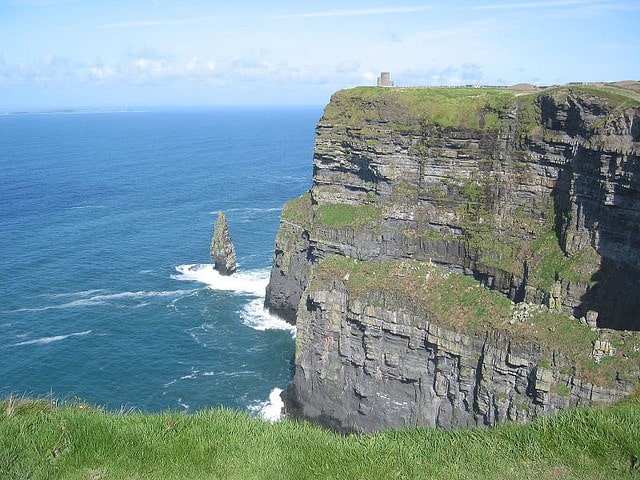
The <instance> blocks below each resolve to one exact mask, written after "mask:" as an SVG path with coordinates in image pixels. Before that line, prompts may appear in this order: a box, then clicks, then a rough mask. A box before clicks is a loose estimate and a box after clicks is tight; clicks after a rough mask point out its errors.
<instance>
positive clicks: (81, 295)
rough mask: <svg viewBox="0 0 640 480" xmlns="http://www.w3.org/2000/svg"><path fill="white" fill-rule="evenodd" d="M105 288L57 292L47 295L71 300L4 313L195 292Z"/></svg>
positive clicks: (105, 303)
mask: <svg viewBox="0 0 640 480" xmlns="http://www.w3.org/2000/svg"><path fill="white" fill-rule="evenodd" d="M102 292H104V290H85V291H82V292H74V293H56V294H50V295H47V297H48V298H49V299H52V300H55V299H68V300H70V301H67V302H64V303H59V304H54V305H45V306H43V307H25V308H18V309H16V310H10V311H6V312H4V313H20V312H44V311H47V310H59V309H65V308H76V307H94V306H97V305H112V304H118V305H126V306H131V305H130V304H131V302H132V301H135V302H136V303H135V304H134V305H133V306H134V307H140V306H144V305H146V303H145V302H144V301H142V302H140V301H141V300H147V299H150V298H173V299H176V298H179V297H182V296H184V295H188V294H191V293H193V290H173V291H163V292H152V291H151V292H150V291H138V292H119V293H102Z"/></svg>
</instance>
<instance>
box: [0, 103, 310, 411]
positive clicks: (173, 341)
mask: <svg viewBox="0 0 640 480" xmlns="http://www.w3.org/2000/svg"><path fill="white" fill-rule="evenodd" d="M320 114H321V111H320V109H318V108H295V109H294V108H291V109H202V110H174V111H159V110H158V111H146V112H120V113H117V112H111V113H81V114H62V113H56V114H22V115H7V116H0V262H1V266H0V275H1V277H0V278H1V284H0V397H6V396H7V395H9V394H14V395H23V394H25V395H29V396H47V395H53V396H54V397H56V398H63V399H70V398H79V399H82V400H83V401H87V402H90V403H93V404H97V405H101V406H104V407H105V408H107V409H111V410H120V409H122V408H125V409H129V408H136V409H139V410H142V411H147V412H156V411H164V410H168V409H171V410H185V411H196V410H199V409H203V408H207V407H213V406H220V405H224V406H227V407H231V408H240V409H246V408H248V409H253V410H256V409H259V408H260V406H263V405H265V402H267V401H268V398H269V394H270V392H272V391H273V390H274V389H275V388H284V387H285V386H286V384H287V383H288V381H289V380H290V377H291V373H292V372H291V368H292V362H293V355H294V339H293V336H294V331H293V330H292V328H291V327H290V326H289V325H287V324H286V323H284V322H283V321H281V320H280V319H278V318H276V317H272V316H270V315H269V314H268V313H266V312H265V311H264V309H263V307H262V305H263V301H264V289H265V287H266V284H267V281H268V274H269V267H270V263H271V258H272V254H273V246H274V239H275V235H276V232H277V228H278V222H279V216H280V212H281V208H282V205H283V203H284V202H285V201H287V200H289V199H291V198H293V197H296V196H299V195H300V194H302V193H303V192H305V191H306V190H308V188H309V187H310V179H311V168H312V162H311V158H312V150H313V140H314V133H313V132H314V125H315V122H316V121H317V119H318V118H319V116H320ZM218 211H224V212H225V213H226V215H227V218H228V221H229V228H230V230H231V235H232V237H233V240H234V243H235V246H236V251H237V254H238V273H236V274H235V275H233V276H232V277H221V276H219V275H218V274H217V273H216V272H215V271H214V270H213V268H212V265H211V260H210V258H209V245H210V241H211V236H212V233H213V223H214V222H215V219H216V215H217V212H218Z"/></svg>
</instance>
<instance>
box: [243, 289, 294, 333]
mask: <svg viewBox="0 0 640 480" xmlns="http://www.w3.org/2000/svg"><path fill="white" fill-rule="evenodd" d="M239 314H240V317H241V318H242V323H244V324H245V325H246V326H247V327H251V328H253V329H254V330H286V331H288V332H289V333H291V336H292V337H294V338H295V336H296V327H295V325H291V324H290V323H289V322H287V321H286V320H283V319H282V318H280V317H277V316H275V315H272V314H271V313H269V311H268V310H267V309H266V308H264V298H259V299H256V300H252V301H250V302H249V303H247V304H246V305H245V306H244V308H243V309H242V311H240V312H239Z"/></svg>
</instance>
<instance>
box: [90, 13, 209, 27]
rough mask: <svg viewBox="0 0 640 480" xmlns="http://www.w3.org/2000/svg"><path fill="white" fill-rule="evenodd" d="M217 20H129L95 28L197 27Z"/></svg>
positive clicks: (194, 18) (199, 18)
mask: <svg viewBox="0 0 640 480" xmlns="http://www.w3.org/2000/svg"><path fill="white" fill-rule="evenodd" d="M214 20H217V17H212V16H202V17H189V18H176V19H163V20H156V19H148V20H128V21H122V22H115V23H107V24H103V25H96V26H94V27H93V28H96V29H105V30H109V29H117V28H147V27H167V26H184V25H197V24H203V23H210V22H213V21H214Z"/></svg>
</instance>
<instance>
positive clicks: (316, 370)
mask: <svg viewBox="0 0 640 480" xmlns="http://www.w3.org/2000/svg"><path fill="white" fill-rule="evenodd" d="M639 132H640V97H639V96H638V93H637V92H636V91H632V90H626V89H624V88H621V87H620V86H618V85H613V84H612V85H570V86H565V87H554V88H550V89H546V90H541V91H535V92H533V93H532V92H531V91H527V92H518V91H513V90H511V91H507V90H503V89H466V90H465V89H399V88H395V89H375V88H356V89H350V90H345V91H341V92H338V93H336V94H335V95H334V96H333V97H332V99H331V102H330V103H329V105H328V106H327V107H326V109H325V113H324V115H323V117H322V119H321V120H320V122H319V123H318V126H317V138H316V145H315V151H314V176H313V187H312V189H311V191H310V193H309V194H307V195H305V196H303V197H301V198H300V199H296V200H294V201H292V202H290V203H289V204H288V205H287V206H286V208H285V210H284V212H283V217H282V221H281V227H280V231H279V233H278V237H277V239H276V248H275V255H274V262H273V268H272V271H271V278H270V283H269V286H268V289H267V298H266V305H267V306H268V307H269V308H270V309H271V310H272V311H273V312H275V313H279V314H281V315H283V316H284V317H285V318H287V319H289V320H290V321H292V322H294V321H295V322H296V323H297V324H298V331H299V334H298V345H297V354H296V355H297V357H296V374H295V378H294V382H293V384H292V387H291V389H290V391H289V395H288V398H289V405H290V407H291V409H292V411H296V412H298V413H299V414H302V415H303V416H306V417H317V418H325V419H332V420H326V421H327V423H335V424H336V425H338V426H340V428H347V429H348V428H354V429H356V430H358V429H363V430H367V431H369V430H373V429H375V428H376V424H377V425H379V426H396V425H399V424H426V425H440V426H445V427H446V426H466V425H471V424H493V423H494V422H496V421H501V420H505V419H521V420H522V419H526V418H530V417H533V416H536V415H538V414H541V413H546V412H550V411H554V410H556V409H558V408H563V407H565V406H569V405H574V404H580V405H582V404H589V403H590V402H592V401H596V402H600V401H610V400H613V399H615V398H618V397H619V396H620V395H625V394H627V393H628V391H629V388H630V387H629V385H631V384H633V383H634V381H636V380H637V378H635V377H633V375H632V377H633V378H631V379H629V378H627V377H625V378H626V379H625V381H624V382H621V383H620V384H619V385H614V384H612V383H608V384H607V385H608V386H606V387H604V386H602V385H599V386H598V385H596V383H589V382H586V383H585V381H583V380H581V379H580V375H579V374H578V372H577V370H576V371H575V372H573V374H572V375H570V376H566V372H565V373H560V370H553V369H551V370H548V369H546V368H545V367H544V365H547V364H549V365H552V364H553V362H552V359H553V358H555V357H557V358H560V357H561V356H562V353H561V352H560V351H557V352H556V353H549V355H551V357H552V358H551V360H550V359H549V358H547V357H545V358H542V357H540V358H538V357H536V354H535V352H537V351H538V350H544V351H548V352H550V351H553V349H551V350H548V349H546V347H545V346H544V345H541V344H539V343H536V342H537V340H536V341H534V340H532V342H531V343H530V345H529V346H528V347H527V346H525V347H519V348H524V350H523V351H518V352H519V353H518V352H516V353H513V354H510V353H509V352H511V349H513V347H512V345H513V342H512V341H511V340H512V339H511V335H512V334H511V333H510V332H509V329H506V330H504V331H503V332H502V333H500V334H497V333H495V329H494V328H489V327H487V328H486V329H485V330H484V331H482V330H480V331H474V333H473V334H469V333H468V332H465V331H464V329H462V330H461V329H455V328H451V327H450V326H449V325H447V324H446V323H443V322H442V321H441V319H439V318H437V317H434V316H433V315H431V316H430V317H425V315H424V312H422V313H421V312H419V311H412V310H411V308H412V307H410V306H407V305H404V304H402V302H400V304H398V303H397V302H396V304H395V307H394V308H396V309H397V308H403V309H405V310H406V312H407V313H406V315H407V316H406V318H405V320H403V322H405V321H406V322H408V323H407V325H408V326H406V328H407V329H410V330H411V329H413V330H411V332H413V333H411V334H407V333H406V332H405V333H403V334H402V335H400V336H399V337H398V338H396V336H393V335H391V334H387V333H384V332H385V331H386V330H388V331H393V330H394V329H396V330H397V328H398V327H396V326H393V325H395V324H394V322H393V321H390V320H388V319H387V317H389V318H394V319H396V316H397V315H398V310H396V309H394V308H387V309H384V308H378V307H379V305H374V306H375V308H376V309H374V310H375V312H376V314H375V315H374V316H373V317H371V318H373V319H375V321H374V320H371V319H369V320H363V318H362V315H361V314H358V313H357V312H358V309H357V308H355V310H354V307H353V306H352V300H351V296H350V295H349V294H348V289H347V290H345V291H342V290H341V288H342V287H339V286H338V287H336V288H337V289H332V288H328V287H326V286H325V287H318V286H317V284H316V287H315V288H316V290H314V291H311V290H310V287H311V283H312V282H311V279H312V278H313V275H314V271H315V269H316V268H317V266H318V265H320V264H321V263H322V261H323V259H326V258H329V257H331V256H332V255H338V256H340V257H345V258H352V259H354V260H358V261H365V262H388V261H396V260H399V259H412V260H416V261H419V262H428V263H432V264H434V265H436V266H439V267H441V268H443V269H445V270H447V271H449V272H453V273H455V274H461V275H465V276H468V277H472V278H474V279H475V280H476V281H477V282H478V284H480V285H482V286H483V287H485V288H487V289H490V290H493V291H495V292H498V293H500V294H501V295H503V296H504V297H506V298H508V299H510V300H511V301H512V302H514V303H515V304H525V305H532V306H534V307H535V306H537V305H541V306H544V307H545V308H548V309H549V311H551V312H555V313H556V314H558V315H560V314H564V315H572V316H573V317H575V323H576V325H579V326H581V327H585V328H587V329H589V328H598V329H603V328H605V329H606V328H614V329H617V330H625V329H627V330H638V329H639V328H640V315H639V314H638V312H640V296H638V295H633V294H628V292H633V291H637V290H638V288H639V287H640V160H639V156H638V152H639V150H640V143H639V142H640V133H639ZM347 275H348V274H347ZM337 280H343V279H337ZM344 283H345V285H348V283H349V282H348V281H345V282H344ZM322 292H324V293H322ZM340 292H342V293H340ZM340 295H342V296H345V297H344V298H342V297H340ZM323 296H324V297H323ZM383 296H384V295H383ZM338 297H340V298H338ZM323 298H324V300H323ZM385 298H386V297H385ZM383 303H384V302H383ZM338 305H339V307H338ZM426 311H429V308H427V309H426ZM329 312H331V313H329ZM326 315H329V316H330V317H331V318H332V320H331V321H332V322H333V323H332V325H333V327H332V328H329V329H327V328H325V327H324V326H323V325H325V324H326V322H327V320H326V319H325V316H326ZM394 315H395V316H394ZM369 317H370V316H369ZM369 317H367V318H369ZM447 321H449V320H447ZM323 322H324V323H323ZM345 322H346V323H345ZM376 322H377V323H378V324H379V326H378V327H375V328H374V327H372V326H371V325H373V324H374V323H376ZM406 322H405V323H406ZM506 323H507V324H508V323H509V321H507V322H506ZM594 323H595V325H594ZM336 325H341V327H340V328H337V327H336ZM382 325H387V327H383V326H382ZM434 325H437V329H438V331H439V332H445V333H442V334H441V335H440V336H438V337H434V336H433V335H432V336H429V333H428V332H431V331H432V329H433V328H436V327H434ZM334 327H335V328H334ZM403 328H405V327H403ZM300 332H302V333H300ZM304 332H308V333H304ZM309 332H312V333H313V335H312V334H311V333H309ZM358 332H360V333H358ZM452 332H455V334H454V333H452ZM356 334H357V335H356ZM358 335H359V337H358ZM376 335H377V336H376ZM394 335H395V334H394ZM416 335H417V336H416ZM451 335H458V336H459V345H458V346H457V347H455V348H454V347H451V348H453V350H450V349H448V348H445V347H444V346H443V345H440V344H439V343H438V342H437V341H431V340H429V339H430V338H431V339H433V338H441V337H442V338H449V337H450V336H451ZM634 335H635V334H634ZM311 338H313V341H311V340H308V339H311ZM356 338H357V339H358V340H357V341H356V340H354V339H356ZM346 342H351V345H354V344H359V345H360V346H361V348H364V345H365V344H366V345H374V344H375V343H376V342H377V343H378V344H379V345H380V347H379V349H380V352H381V353H380V352H378V353H376V351H371V350H368V352H369V353H366V352H365V353H362V351H361V352H360V354H357V355H356V354H355V353H354V354H347V353H345V351H344V350H341V348H342V347H341V345H344V344H346ZM404 343H407V345H412V346H413V347H409V346H406V347H405V346H403V344H404ZM450 343H451V342H449V343H447V345H449V344H450ZM319 348H323V350H322V353H321V355H320V357H321V358H323V359H325V360H326V362H327V363H326V365H325V364H322V366H319V364H317V362H315V361H311V360H310V359H311V358H313V354H312V351H313V350H314V349H315V350H316V351H317V350H318V349H319ZM585 348H586V349H587V350H589V353H590V351H591V348H592V346H591V345H586V346H585ZM365 350H366V349H365ZM616 351H617V350H616ZM446 352H448V353H446ZM455 352H458V354H456V353H455ZM617 354H618V355H619V354H620V352H619V351H617ZM358 355H360V356H361V357H362V358H363V359H364V360H362V359H360V360H359V358H360V357H359V356H358ZM363 355H364V356H363ZM367 355H369V356H370V357H371V356H373V357H375V362H374V358H373V357H372V358H371V359H368V360H367ZM509 355H515V356H516V357H518V358H519V359H520V360H519V361H521V362H522V364H521V365H520V364H518V365H515V364H513V363H509V362H508V360H507V358H508V357H509ZM514 358H515V357H514ZM628 358H629V359H630V362H631V363H632V366H631V368H630V371H634V369H636V367H637V361H638V360H637V358H636V357H634V356H633V355H628ZM445 359H447V360H445ZM538 360H541V361H542V365H543V366H541V364H540V362H539V361H538ZM323 361H324V360H323ZM372 362H373V363H372ZM487 362H488V363H487ZM549 362H550V363H549ZM634 362H636V363H634ZM374 364H375V365H377V367H376V368H373V367H372V365H374ZM401 365H412V366H411V367H407V368H408V371H409V370H410V371H411V372H414V371H415V370H416V369H418V370H419V369H420V368H421V369H422V370H420V372H422V373H420V375H418V374H417V373H415V372H414V373H411V374H409V376H405V375H404V373H401V372H399V370H398V369H399V368H400V366H401ZM445 365H447V366H445ZM514 365H515V366H514ZM418 366H419V368H418ZM516 367H517V368H516ZM574 367H575V366H572V365H570V363H569V364H567V365H565V366H564V367H562V368H565V369H569V370H571V369H572V368H574ZM447 369H448V370H447ZM574 370H575V368H574ZM438 372H439V373H438ZM470 372H475V373H473V374H472V373H470ZM483 372H484V373H483ZM541 372H547V373H541ZM369 374H370V379H373V380H372V382H373V383H372V382H368V381H366V382H365V381H364V379H369V377H367V375H369ZM541 375H542V377H540V380H539V381H538V380H536V379H535V378H537V377H538V376H541ZM563 375H564V376H563ZM327 378H333V379H334V380H332V381H331V382H329V381H328V380H326V379H327ZM374 380H375V381H374ZM543 380H544V381H545V382H547V383H549V382H551V383H549V385H550V386H549V387H548V388H551V386H552V387H553V389H556V391H555V392H552V391H550V390H544V389H542V387H540V388H539V385H542V384H543V383H544V382H543ZM627 380H628V381H630V382H631V383H627ZM359 382H360V383H359ZM376 382H377V383H376ZM536 382H537V383H536ZM540 382H542V383H540ZM605 383H606V382H605ZM614 383H615V382H614ZM536 385H538V386H536ZM563 385H564V386H563ZM352 386H353V389H352V388H351V387H352ZM545 388H547V387H545ZM338 391H342V392H343V396H342V397H340V396H336V397H335V398H336V399H337V400H334V401H330V397H331V396H332V395H337V392H338ZM352 391H353V392H359V393H354V394H353V395H355V397H353V398H351V395H352ZM587 391H588V392H592V393H585V392H587ZM345 392H346V393H345ZM385 392H386V393H385ZM393 392H404V393H402V394H401V395H400V396H399V397H397V396H394V395H393ZM411 392H413V393H411ZM483 392H485V393H483ZM491 392H493V393H491ZM545 392H546V393H545ZM412 395H413V396H412ZM314 398H316V399H317V400H314ZM356 399H357V401H356ZM342 400H344V402H347V403H348V405H349V406H348V408H346V407H344V406H341V405H339V404H336V403H335V402H341V401H342ZM349 402H351V403H349ZM394 402H396V403H394ZM403 402H406V405H404V403H403ZM330 405H335V408H336V411H340V412H343V413H341V414H337V413H335V412H333V413H332V411H329V410H327V408H330V407H328V406H330ZM331 408H333V407H331ZM344 412H350V415H352V416H353V415H355V417H353V418H360V417H359V416H358V415H365V413H362V412H366V416H367V420H366V421H363V422H356V423H353V421H352V420H353V418H351V417H349V418H347V417H346V415H347V414H346V413H344ZM357 412H361V413H357ZM334 413H335V414H334ZM376 419H377V420H376ZM376 422H378V423H376Z"/></svg>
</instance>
